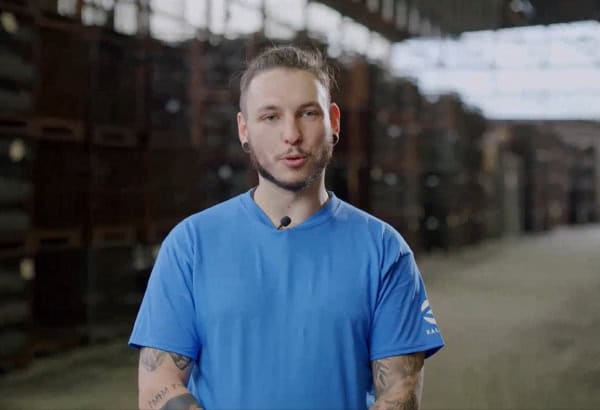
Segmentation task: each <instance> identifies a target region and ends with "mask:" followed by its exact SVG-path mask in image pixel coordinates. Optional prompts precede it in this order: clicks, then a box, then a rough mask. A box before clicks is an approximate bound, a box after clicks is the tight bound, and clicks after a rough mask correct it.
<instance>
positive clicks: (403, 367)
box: [371, 354, 424, 410]
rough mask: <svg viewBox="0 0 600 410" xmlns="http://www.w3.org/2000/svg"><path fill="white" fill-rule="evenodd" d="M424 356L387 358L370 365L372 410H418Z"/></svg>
mask: <svg viewBox="0 0 600 410" xmlns="http://www.w3.org/2000/svg"><path fill="white" fill-rule="evenodd" d="M423 358H424V357H423V354H413V355H406V356H396V357H389V358H385V359H380V360H375V361H374V362H373V368H372V369H373V385H374V387H375V395H376V397H377V401H376V402H375V404H374V406H373V407H372V409H371V410H416V409H418V408H419V402H420V395H421V387H422V373H421V369H422V367H423Z"/></svg>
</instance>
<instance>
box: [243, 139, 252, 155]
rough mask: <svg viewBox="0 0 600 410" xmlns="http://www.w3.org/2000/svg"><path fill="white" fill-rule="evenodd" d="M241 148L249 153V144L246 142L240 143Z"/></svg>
mask: <svg viewBox="0 0 600 410" xmlns="http://www.w3.org/2000/svg"><path fill="white" fill-rule="evenodd" d="M242 150H243V151H244V152H245V153H246V154H248V153H250V144H248V143H247V142H244V143H242Z"/></svg>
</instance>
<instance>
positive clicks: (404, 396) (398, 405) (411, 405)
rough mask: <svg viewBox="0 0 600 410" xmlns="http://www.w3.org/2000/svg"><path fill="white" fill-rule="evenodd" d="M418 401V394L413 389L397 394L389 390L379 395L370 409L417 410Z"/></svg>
mask: <svg viewBox="0 0 600 410" xmlns="http://www.w3.org/2000/svg"><path fill="white" fill-rule="evenodd" d="M419 402H420V400H419V395H418V393H417V392H416V391H415V390H412V391H403V392H398V393H397V394H394V393H392V392H390V393H389V394H386V395H382V396H381V397H379V398H378V399H377V400H376V401H375V403H374V404H373V406H372V407H371V410H418V409H419Z"/></svg>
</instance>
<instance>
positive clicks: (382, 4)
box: [311, 0, 600, 42]
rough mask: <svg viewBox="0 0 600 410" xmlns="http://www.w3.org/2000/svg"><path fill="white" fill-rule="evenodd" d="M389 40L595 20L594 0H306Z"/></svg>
mask: <svg viewBox="0 0 600 410" xmlns="http://www.w3.org/2000/svg"><path fill="white" fill-rule="evenodd" d="M311 2H317V3H322V4H325V5H327V6H329V7H332V8H335V9H337V10H338V11H339V12H340V13H342V14H343V15H345V16H347V17H349V18H352V19H353V20H355V21H357V22H358V23H361V24H364V25H365V26H367V27H368V28H369V29H371V30H373V31H376V32H379V33H380V34H382V35H383V36H385V37H386V38H387V39H389V40H390V41H393V42H396V41H402V40H404V39H407V38H410V37H418V36H430V35H442V34H446V35H458V34H460V33H463V32H466V31H475V30H491V29H498V28H503V27H515V26H526V25H539V24H553V23H565V22H571V21H579V20H598V19H600V0H477V1H473V0H443V1H440V0H311Z"/></svg>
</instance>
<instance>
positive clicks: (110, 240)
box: [90, 226, 137, 247]
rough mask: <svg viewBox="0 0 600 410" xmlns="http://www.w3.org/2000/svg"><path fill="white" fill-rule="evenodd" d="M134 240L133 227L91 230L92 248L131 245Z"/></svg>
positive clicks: (96, 228) (99, 227)
mask: <svg viewBox="0 0 600 410" xmlns="http://www.w3.org/2000/svg"><path fill="white" fill-rule="evenodd" d="M136 238H137V234H136V228H135V227H134V226H95V227H93V228H92V234H91V241H90V242H91V245H92V246H94V247H102V246H116V245H131V244H133V243H135V241H136Z"/></svg>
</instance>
